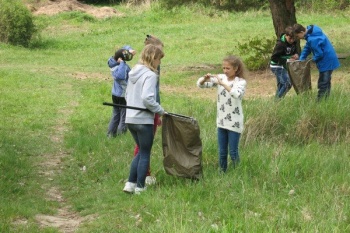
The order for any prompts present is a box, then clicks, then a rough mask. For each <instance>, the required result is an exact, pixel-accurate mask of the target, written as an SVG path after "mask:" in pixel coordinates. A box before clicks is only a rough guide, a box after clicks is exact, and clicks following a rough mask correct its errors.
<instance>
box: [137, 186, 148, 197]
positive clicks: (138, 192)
mask: <svg viewBox="0 0 350 233" xmlns="http://www.w3.org/2000/svg"><path fill="white" fill-rule="evenodd" d="M146 189H147V187H144V188H139V187H136V188H135V194H137V195H140V194H141V192H144V191H146Z"/></svg>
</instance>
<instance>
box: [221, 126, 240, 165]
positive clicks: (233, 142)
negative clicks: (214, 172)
mask: <svg viewBox="0 0 350 233" xmlns="http://www.w3.org/2000/svg"><path fill="white" fill-rule="evenodd" d="M240 137H241V134H240V133H237V132H234V131H231V130H228V129H223V128H218V144H219V165H220V168H221V170H222V171H223V172H226V170H227V157H228V148H229V149H230V157H231V160H232V163H233V166H234V167H235V166H236V165H238V163H239V153H238V144H239V138H240Z"/></svg>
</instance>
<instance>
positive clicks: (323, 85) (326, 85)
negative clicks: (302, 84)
mask: <svg viewBox="0 0 350 233" xmlns="http://www.w3.org/2000/svg"><path fill="white" fill-rule="evenodd" d="M332 72H333V70H328V71H324V72H320V73H319V76H318V84H317V87H318V94H317V100H321V99H322V98H327V97H328V96H329V94H330V92H331V79H332Z"/></svg>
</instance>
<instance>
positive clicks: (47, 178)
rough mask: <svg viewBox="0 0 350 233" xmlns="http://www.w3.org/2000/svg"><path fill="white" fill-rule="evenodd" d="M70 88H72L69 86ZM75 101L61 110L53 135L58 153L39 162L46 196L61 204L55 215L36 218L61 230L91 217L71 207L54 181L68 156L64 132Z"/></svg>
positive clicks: (72, 228)
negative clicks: (63, 160)
mask: <svg viewBox="0 0 350 233" xmlns="http://www.w3.org/2000/svg"><path fill="white" fill-rule="evenodd" d="M68 89H69V90H71V89H70V88H69V87H68ZM75 105H76V104H75V103H74V102H71V103H68V104H67V105H66V106H64V107H63V108H62V109H60V110H59V113H58V114H59V115H60V116H61V117H60V119H61V120H60V121H59V122H57V123H56V125H55V126H54V132H55V134H54V135H52V137H51V141H52V147H54V148H56V151H57V152H56V153H54V154H46V155H44V158H43V162H42V163H41V164H39V175H40V176H41V177H42V180H43V185H42V188H43V189H44V190H45V192H46V198H47V199H48V200H50V201H55V202H57V203H58V204H59V205H58V206H59V207H58V209H57V210H56V214H55V215H44V214H38V215H36V217H35V219H36V220H37V222H38V224H39V226H40V227H41V228H46V227H53V228H57V229H58V230H59V231H60V232H65V233H71V232H75V231H76V230H77V229H78V227H79V225H80V224H81V223H82V222H84V221H86V220H87V219H88V218H89V217H81V216H80V215H79V214H78V213H76V212H74V211H73V210H72V209H71V206H70V205H69V204H68V203H67V201H66V200H65V199H64V198H63V195H62V191H61V190H60V188H59V187H57V186H56V185H55V184H54V183H55V182H54V181H55V179H56V178H57V176H59V175H60V173H61V172H62V168H63V167H62V159H63V158H64V157H66V156H68V153H67V152H66V151H65V149H64V146H63V137H64V133H65V132H66V131H67V130H69V129H68V124H67V120H68V119H69V117H70V115H71V114H72V113H73V110H72V109H73V108H74V106H75Z"/></svg>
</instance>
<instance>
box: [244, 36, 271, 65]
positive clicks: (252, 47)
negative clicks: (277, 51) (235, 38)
mask: <svg viewBox="0 0 350 233" xmlns="http://www.w3.org/2000/svg"><path fill="white" fill-rule="evenodd" d="M274 43H275V39H266V38H260V37H256V38H252V39H250V40H248V41H247V42H246V43H238V46H237V48H238V50H239V52H240V54H241V56H242V57H243V58H244V63H245V64H246V66H247V68H248V69H249V70H261V69H266V67H267V66H268V63H269V59H270V56H271V52H272V49H273V46H274Z"/></svg>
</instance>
